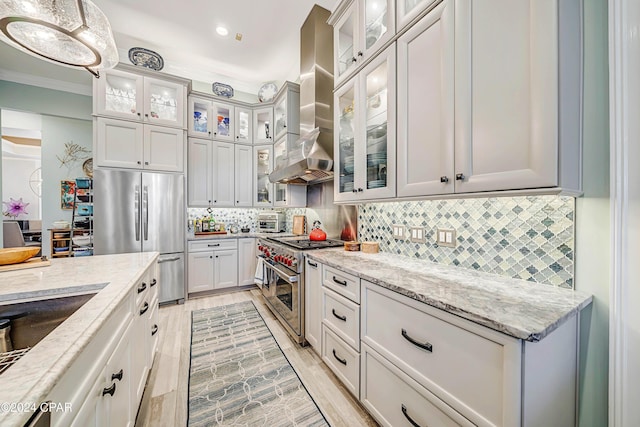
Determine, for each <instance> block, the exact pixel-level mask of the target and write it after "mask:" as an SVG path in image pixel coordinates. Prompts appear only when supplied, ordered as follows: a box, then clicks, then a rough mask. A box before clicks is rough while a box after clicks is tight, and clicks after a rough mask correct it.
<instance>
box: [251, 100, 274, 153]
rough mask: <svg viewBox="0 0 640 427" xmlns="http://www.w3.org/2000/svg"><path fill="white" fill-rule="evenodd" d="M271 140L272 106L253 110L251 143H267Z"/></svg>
mask: <svg viewBox="0 0 640 427" xmlns="http://www.w3.org/2000/svg"><path fill="white" fill-rule="evenodd" d="M272 142H273V108H272V107H266V108H259V109H256V110H253V143H254V144H269V143H272Z"/></svg>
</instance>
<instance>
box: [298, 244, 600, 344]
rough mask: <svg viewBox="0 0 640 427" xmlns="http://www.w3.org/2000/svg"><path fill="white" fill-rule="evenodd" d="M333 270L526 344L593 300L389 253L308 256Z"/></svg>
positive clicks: (331, 251)
mask: <svg viewBox="0 0 640 427" xmlns="http://www.w3.org/2000/svg"><path fill="white" fill-rule="evenodd" d="M305 255H306V256H307V257H308V258H309V259H312V260H315V261H318V262H320V263H323V264H325V265H328V266H331V267H334V268H337V269H339V270H342V271H345V272H347V273H351V274H353V275H356V276H358V277H360V278H362V279H365V280H368V281H369V282H372V283H374V284H377V285H379V286H383V287H385V288H387V289H390V290H392V291H395V292H398V293H400V294H402V295H405V296H408V297H409V298H413V299H415V300H417V301H421V302H424V303H425V304H428V305H430V306H433V307H436V308H439V309H441V310H444V311H447V312H449V313H452V314H455V315H457V316H460V317H462V318H465V319H468V320H471V321H472V322H475V323H478V324H480V325H483V326H486V327H488V328H491V329H494V330H496V331H499V332H502V333H505V334H507V335H511V336H513V337H516V338H520V339H523V340H527V341H534V342H535V341H540V340H541V339H543V338H544V337H545V336H546V335H548V334H549V333H550V332H551V331H553V330H554V329H556V328H557V327H558V326H560V325H561V324H562V323H564V322H565V321H566V320H567V319H569V318H571V317H572V316H574V315H576V314H577V313H578V312H579V311H580V310H582V309H583V308H585V307H586V306H588V305H589V304H590V303H591V299H592V297H591V295H587V294H584V293H581V292H576V291H572V290H569V289H562V288H557V287H554V286H550V285H544V284H539V283H532V282H528V281H525V280H518V279H511V278H508V277H503V276H498V275H494V274H489V273H482V272H476V271H473V270H467V269H463V268H459V267H454V266H445V265H440V264H434V263H431V262H429V261H425V260H419V259H415V258H408V257H403V256H399V255H394V254H388V253H377V254H365V253H362V252H346V251H344V250H343V249H342V248H338V249H323V250H317V251H307V252H305Z"/></svg>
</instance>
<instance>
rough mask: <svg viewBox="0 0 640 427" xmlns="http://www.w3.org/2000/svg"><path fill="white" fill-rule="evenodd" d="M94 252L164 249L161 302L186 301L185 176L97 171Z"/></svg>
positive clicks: (161, 257)
mask: <svg viewBox="0 0 640 427" xmlns="http://www.w3.org/2000/svg"><path fill="white" fill-rule="evenodd" d="M93 188H94V196H93V209H94V227H93V229H94V238H93V240H94V244H93V245H94V253H95V254H96V255H106V254H121V253H131V252H150V251H157V252H160V259H159V261H158V263H159V268H160V278H159V281H160V289H159V298H160V303H163V302H169V301H178V302H184V295H185V287H184V229H185V227H184V224H185V221H184V215H185V203H184V175H182V174H169V173H152V172H138V171H124V170H105V169H97V170H94V172H93Z"/></svg>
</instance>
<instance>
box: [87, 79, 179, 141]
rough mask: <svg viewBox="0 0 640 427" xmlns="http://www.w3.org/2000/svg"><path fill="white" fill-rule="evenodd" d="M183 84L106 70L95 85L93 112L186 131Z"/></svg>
mask: <svg viewBox="0 0 640 427" xmlns="http://www.w3.org/2000/svg"><path fill="white" fill-rule="evenodd" d="M185 96H186V86H185V84H184V83H179V82H172V81H168V80H163V79H158V78H153V77H148V76H143V75H140V74H135V73H129V72H126V71H122V70H104V72H103V73H102V75H101V76H100V78H99V79H96V80H95V82H94V92H93V99H94V113H95V114H96V115H98V116H106V117H115V118H120V119H125V120H132V121H136V122H143V123H149V124H156V125H161V126H169V127H174V128H179V129H183V127H184V99H185Z"/></svg>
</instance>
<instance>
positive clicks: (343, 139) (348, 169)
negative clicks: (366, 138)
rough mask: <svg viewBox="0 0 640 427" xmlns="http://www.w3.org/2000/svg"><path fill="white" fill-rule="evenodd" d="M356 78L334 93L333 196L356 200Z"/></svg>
mask: <svg viewBox="0 0 640 427" xmlns="http://www.w3.org/2000/svg"><path fill="white" fill-rule="evenodd" d="M356 81H357V78H354V79H353V80H351V81H349V82H347V83H346V84H345V85H344V86H342V87H341V88H340V89H338V91H337V92H336V93H335V95H334V102H333V105H334V106H335V107H334V110H333V111H334V127H333V129H334V131H333V132H334V138H333V141H334V148H333V157H334V160H335V163H334V166H333V169H334V174H335V178H334V181H335V184H334V199H335V201H336V202H345V201H350V200H355V199H356V197H357V195H356V191H357V190H356V188H355V187H354V178H355V146H356V145H355V136H356V126H357V123H358V114H359V113H360V111H359V110H358V109H356V108H355V102H356V92H357V90H358V88H357V85H356Z"/></svg>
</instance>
